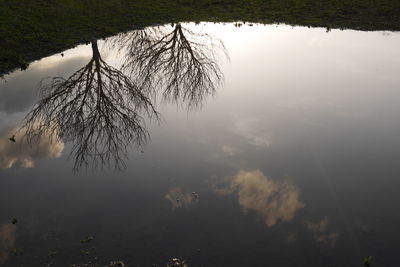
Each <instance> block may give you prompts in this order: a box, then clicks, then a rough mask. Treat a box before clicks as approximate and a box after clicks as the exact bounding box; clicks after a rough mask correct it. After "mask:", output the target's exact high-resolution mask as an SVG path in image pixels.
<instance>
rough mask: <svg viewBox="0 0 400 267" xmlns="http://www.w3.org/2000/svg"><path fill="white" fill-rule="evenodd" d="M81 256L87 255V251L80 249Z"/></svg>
mask: <svg viewBox="0 0 400 267" xmlns="http://www.w3.org/2000/svg"><path fill="white" fill-rule="evenodd" d="M81 254H82V255H89V254H90V252H89V251H87V250H84V249H81Z"/></svg>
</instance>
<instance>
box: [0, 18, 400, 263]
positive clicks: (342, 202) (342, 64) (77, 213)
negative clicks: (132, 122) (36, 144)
mask: <svg viewBox="0 0 400 267" xmlns="http://www.w3.org/2000/svg"><path fill="white" fill-rule="evenodd" d="M183 26H184V27H186V28H187V29H189V30H191V31H194V32H196V33H206V34H209V35H212V36H215V38H217V39H218V40H221V41H222V42H223V44H224V46H225V49H226V51H227V53H228V54H229V58H230V60H229V61H228V60H223V59H222V60H220V61H219V68H220V70H221V73H222V74H223V76H224V84H223V85H222V84H221V86H219V87H218V88H216V90H215V93H214V94H210V95H209V96H208V97H206V98H205V99H204V101H203V103H202V105H201V108H200V107H199V108H197V109H187V107H186V106H184V107H182V106H181V105H177V104H176V103H171V102H168V101H161V98H157V99H156V104H155V106H156V109H157V111H158V112H160V114H161V122H160V123H159V124H158V123H152V122H151V121H147V120H146V121H145V123H146V129H147V131H148V132H149V134H150V136H151V139H150V141H149V142H148V143H147V145H146V146H144V147H143V148H141V149H140V150H136V149H131V148H129V147H128V159H127V160H126V169H124V170H123V171H120V172H115V171H114V170H113V169H107V168H105V169H102V170H98V171H95V172H91V171H81V172H77V173H73V171H72V170H73V165H74V161H73V158H72V159H71V158H69V159H68V155H69V152H70V151H71V145H70V144H68V142H65V143H64V148H63V149H61V147H58V149H56V150H54V149H53V150H52V149H49V148H47V149H45V147H43V149H44V150H46V152H45V153H44V154H40V153H39V152H35V153H37V154H40V155H43V156H39V157H35V156H34V155H37V154H35V153H33V154H29V153H28V154H24V156H22V154H19V153H20V152H19V151H20V150H19V149H20V148H19V144H18V143H16V144H15V145H16V146H17V147H18V152H17V150H13V149H12V146H11V145H14V144H13V143H11V142H10V141H9V140H8V138H9V137H10V136H9V135H10V133H12V132H13V129H16V128H17V127H18V126H19V125H20V123H21V122H22V121H23V118H24V117H25V116H26V114H27V113H28V112H29V111H30V110H31V108H32V105H33V104H34V103H36V102H37V101H38V100H39V96H38V94H37V85H38V83H39V81H40V80H41V79H43V78H45V77H54V76H62V77H65V78H66V77H69V76H71V75H72V74H73V73H74V72H75V71H76V70H78V69H79V68H81V67H82V66H84V65H85V64H87V62H88V61H90V59H91V57H92V49H91V46H90V45H88V46H84V45H83V46H80V47H77V48H75V49H71V50H68V51H66V52H64V57H62V56H61V55H54V56H52V57H49V58H46V59H43V60H41V61H38V62H35V63H32V64H31V66H30V68H29V69H28V70H27V71H26V72H21V71H17V72H15V73H13V74H10V75H8V76H6V77H5V79H6V83H4V82H3V81H0V83H1V84H0V132H1V140H0V147H1V149H2V150H1V155H0V158H1V159H2V162H3V159H5V158H8V157H7V155H8V154H10V155H12V156H13V157H14V158H16V159H15V160H14V161H15V163H14V164H13V165H12V167H11V166H10V164H7V166H10V167H11V168H2V169H0V210H1V213H0V223H1V224H2V225H5V224H7V223H8V222H9V221H10V218H13V217H16V218H18V231H16V232H15V243H14V245H13V246H15V247H17V248H22V249H23V250H24V254H23V255H22V256H21V255H18V256H16V257H15V256H12V255H8V254H7V255H8V259H7V261H5V263H4V266H16V265H18V264H25V265H27V263H30V264H31V265H32V264H33V266H36V265H40V264H43V263H46V262H53V263H54V264H55V266H64V265H67V264H73V263H87V262H89V261H91V260H93V258H94V257H98V259H99V261H100V263H102V264H106V263H108V262H109V261H111V260H119V259H122V260H124V261H126V262H127V263H128V265H129V266H131V265H132V266H136V265H137V264H140V266H152V264H157V265H158V266H164V265H165V264H166V263H167V262H168V261H169V260H170V259H171V258H173V257H179V258H183V259H185V260H186V262H187V264H188V265H189V266H230V267H231V266H265V265H267V264H268V265H271V266H329V265H332V266H360V265H362V260H363V258H364V257H366V256H368V255H372V256H373V260H374V263H376V264H377V266H378V265H379V266H397V255H398V249H397V247H398V246H397V243H398V241H399V239H400V235H399V234H397V232H398V231H397V225H398V223H399V222H400V216H399V214H398V212H397V211H398V204H397V203H399V201H400V199H399V195H398V192H397V188H398V186H399V181H398V177H399V175H400V170H399V168H398V157H399V155H400V143H399V138H398V137H399V133H400V120H399V116H398V114H399V112H400V106H399V105H398V99H400V91H399V88H400V76H399V75H398V70H399V67H400V61H399V58H400V51H399V50H398V47H399V45H400V36H399V35H398V34H397V33H382V32H357V31H338V30H333V31H331V32H329V33H326V31H325V29H308V28H303V27H294V28H293V27H289V26H283V25H282V26H276V25H266V26H263V25H254V26H248V25H245V26H242V27H240V28H236V27H234V26H233V25H231V24H227V25H222V24H204V23H201V24H199V25H195V24H184V25H183ZM168 27H169V28H168V30H173V29H174V27H172V26H168ZM168 32H169V31H168ZM106 43H107V40H105V41H98V46H99V51H100V53H101V56H102V58H103V59H104V60H105V61H106V62H107V64H109V65H110V66H113V67H115V68H119V67H121V66H122V64H123V63H122V62H123V61H122V60H121V56H122V54H123V53H122V52H121V51H116V50H115V49H113V48H112V47H110V46H109V45H107V44H106ZM17 139H18V138H17ZM10 147H11V148H10ZM3 151H6V152H3ZM49 151H52V152H49ZM54 151H55V152H57V153H54ZM27 158H29V160H31V161H32V162H34V167H32V166H31V165H30V166H31V167H32V168H24V164H23V161H24V160H25V159H27ZM17 160H18V162H17ZM21 162H22V164H21ZM216 182H218V183H217V185H219V186H218V187H217V189H218V190H219V191H218V190H216V187H215V185H216ZM193 192H195V193H196V194H198V196H199V199H198V200H196V201H195V202H193V194H192V193H193ZM221 192H222V193H221ZM177 200H179V201H177ZM0 233H2V232H1V230H0ZM85 236H94V240H93V241H92V243H91V244H90V245H89V246H88V247H85V245H84V244H81V243H80V240H82V239H83V238H84V237H85ZM0 240H3V239H2V237H1V234H0ZM1 242H3V241H1ZM91 247H94V249H93V250H91V252H90V254H89V255H81V253H80V250H82V249H84V250H86V249H91ZM1 249H2V247H1V246H0V251H1ZM50 250H57V251H58V253H57V255H56V256H55V257H49V251H50ZM1 255H6V254H1ZM3 261H4V260H3Z"/></svg>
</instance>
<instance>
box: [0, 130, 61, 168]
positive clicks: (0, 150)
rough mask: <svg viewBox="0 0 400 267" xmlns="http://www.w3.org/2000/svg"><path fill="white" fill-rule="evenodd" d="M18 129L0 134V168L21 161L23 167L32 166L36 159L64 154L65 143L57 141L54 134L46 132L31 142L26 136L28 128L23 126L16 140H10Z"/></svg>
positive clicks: (20, 164) (8, 166) (9, 166)
mask: <svg viewBox="0 0 400 267" xmlns="http://www.w3.org/2000/svg"><path fill="white" fill-rule="evenodd" d="M16 131H17V129H13V130H9V131H7V132H5V133H3V134H1V135H0V168H1V169H8V168H11V167H12V166H14V164H17V163H19V166H20V167H22V168H32V167H33V166H34V165H35V159H39V158H58V157H60V156H61V155H62V151H63V150H64V144H63V143H62V142H60V141H55V140H56V139H54V138H53V135H52V134H50V133H49V132H46V133H45V134H44V135H43V136H41V137H40V138H39V139H38V140H37V142H35V143H29V144H28V142H27V140H26V138H24V136H25V134H26V129H25V128H22V129H21V130H20V131H19V132H18V134H17V135H16V136H15V140H16V142H15V143H13V142H11V141H10V140H9V138H10V137H11V136H13V133H15V132H16Z"/></svg>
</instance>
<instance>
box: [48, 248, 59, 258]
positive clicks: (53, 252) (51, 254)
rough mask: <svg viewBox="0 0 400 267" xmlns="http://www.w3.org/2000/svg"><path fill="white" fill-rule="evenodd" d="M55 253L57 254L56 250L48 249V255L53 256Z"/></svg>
mask: <svg viewBox="0 0 400 267" xmlns="http://www.w3.org/2000/svg"><path fill="white" fill-rule="evenodd" d="M56 254H57V251H56V250H50V251H49V256H50V257H54V256H55V255H56Z"/></svg>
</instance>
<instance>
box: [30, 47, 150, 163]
mask: <svg viewBox="0 0 400 267" xmlns="http://www.w3.org/2000/svg"><path fill="white" fill-rule="evenodd" d="M91 45H92V51H93V56H92V58H91V60H90V61H89V63H88V64H87V65H86V66H84V67H82V68H81V69H79V70H78V71H76V72H75V73H74V74H72V75H71V76H70V77H69V78H68V79H64V78H62V77H53V78H50V79H47V80H45V81H43V82H42V83H41V84H40V92H41V95H42V99H41V100H40V102H39V103H38V104H37V105H36V106H35V107H34V109H33V110H32V111H31V112H30V113H29V114H28V116H27V119H26V124H25V127H26V128H27V138H28V140H30V141H31V142H34V141H35V140H36V139H37V138H38V137H40V136H41V135H43V134H44V133H45V132H48V131H49V130H50V131H51V132H57V133H58V135H57V136H58V137H59V138H60V139H62V140H64V141H67V142H68V141H69V142H71V143H72V144H73V148H72V152H71V155H73V156H74V158H75V169H78V168H79V167H82V166H88V165H89V164H91V163H92V164H93V167H97V166H104V165H114V167H115V168H117V169H119V168H121V167H123V166H124V158H126V155H127V147H128V145H129V144H132V143H133V144H134V145H137V146H141V145H143V144H145V143H146V141H147V140H148V138H149V135H148V132H147V131H146V129H145V127H144V117H143V116H144V115H146V116H148V117H150V118H158V113H157V112H156V110H155V108H154V107H153V104H152V103H151V101H150V99H149V98H148V97H147V96H146V95H145V94H144V93H143V92H142V91H141V90H140V88H139V87H138V86H137V85H136V83H135V82H134V81H133V80H132V79H130V78H129V77H128V76H126V75H125V74H123V73H122V72H121V71H120V70H118V69H116V68H114V67H112V66H110V65H108V64H107V63H106V62H105V61H104V60H103V59H102V58H101V56H100V52H99V49H98V46H97V42H92V44H91Z"/></svg>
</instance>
